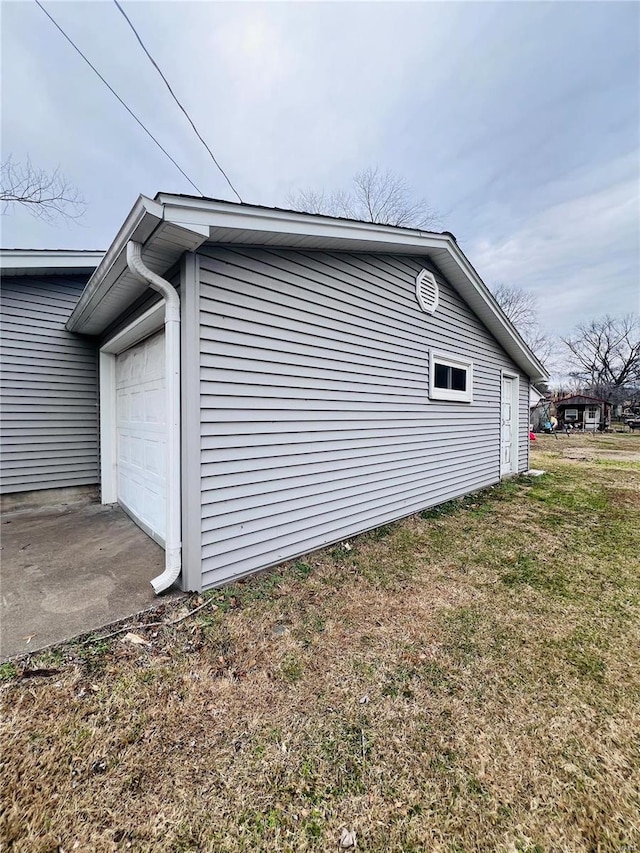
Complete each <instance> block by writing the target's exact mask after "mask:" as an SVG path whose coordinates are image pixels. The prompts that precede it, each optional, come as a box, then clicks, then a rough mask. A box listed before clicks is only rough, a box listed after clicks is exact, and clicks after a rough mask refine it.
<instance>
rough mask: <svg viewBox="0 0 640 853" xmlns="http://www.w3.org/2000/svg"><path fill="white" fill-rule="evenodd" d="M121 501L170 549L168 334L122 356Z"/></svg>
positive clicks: (118, 440)
mask: <svg viewBox="0 0 640 853" xmlns="http://www.w3.org/2000/svg"><path fill="white" fill-rule="evenodd" d="M116 424H117V431H116V459H117V493H118V502H119V503H120V504H122V506H123V507H124V508H125V509H126V510H127V512H128V513H129V514H130V515H131V516H133V518H134V519H135V520H136V521H137V522H138V523H139V524H140V526H141V527H142V528H143V529H144V530H145V531H146V532H147V533H149V534H150V535H151V536H152V537H153V538H154V539H156V540H157V541H159V542H161V543H163V544H164V538H165V526H166V519H165V516H166V464H165V454H166V400H165V353H164V331H162V332H159V333H158V334H156V335H153V336H152V337H150V338H146V339H145V340H144V341H141V342H140V343H138V344H136V345H135V346H132V347H131V348H130V349H127V350H125V351H124V352H121V353H119V354H118V355H117V356H116Z"/></svg>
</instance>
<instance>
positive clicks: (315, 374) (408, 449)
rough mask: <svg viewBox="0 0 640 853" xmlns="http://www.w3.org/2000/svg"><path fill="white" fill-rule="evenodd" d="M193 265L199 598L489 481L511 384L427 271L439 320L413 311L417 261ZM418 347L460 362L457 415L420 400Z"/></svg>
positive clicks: (236, 255) (421, 263) (422, 370)
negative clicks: (504, 388)
mask: <svg viewBox="0 0 640 853" xmlns="http://www.w3.org/2000/svg"><path fill="white" fill-rule="evenodd" d="M199 264H200V304H199V321H200V407H201V445H200V482H201V499H202V531H201V533H202V538H201V548H202V572H203V576H202V583H203V587H204V588H207V587H211V586H213V585H215V584H219V583H222V582H224V581H226V580H229V579H231V578H233V577H238V576H241V575H246V574H248V573H250V572H253V571H256V570H258V569H260V568H264V567H267V566H271V565H275V564H277V563H279V562H281V561H283V560H285V559H288V558H291V557H295V556H297V555H299V554H302V553H305V552H308V551H311V550H313V549H315V548H318V547H321V546H323V545H325V544H329V543H331V542H336V541H339V540H342V539H345V538H347V537H349V536H352V535H354V534H356V533H358V532H361V531H364V530H367V529H370V528H372V527H376V526H378V525H379V524H382V523H385V522H388V521H390V520H393V519H396V518H401V517H403V516H406V515H408V514H410V513H412V512H415V511H417V510H419V509H422V508H424V507H427V506H431V505H434V504H437V503H441V502H442V501H446V500H448V499H451V498H454V497H456V496H459V495H461V494H464V493H466V492H468V491H472V490H474V489H479V488H482V487H484V486H487V485H489V484H491V483H495V482H497V481H498V480H499V478H500V447H499V442H500V394H501V370H509V371H511V372H516V373H519V371H518V370H517V369H516V367H515V365H514V364H513V362H512V361H511V359H510V358H509V357H508V356H507V355H506V353H504V351H503V350H502V349H501V347H500V346H499V344H498V343H497V342H496V341H495V339H494V338H493V337H492V335H491V334H490V333H489V332H488V331H487V330H486V329H485V327H484V326H483V325H481V324H480V322H479V321H478V320H477V318H476V317H475V315H474V314H472V312H471V311H470V310H469V308H468V307H467V305H466V304H465V303H464V302H463V301H462V300H461V299H460V298H459V297H458V295H457V293H456V292H455V291H454V290H453V289H452V288H451V287H450V286H449V284H448V283H447V282H446V281H445V280H443V278H442V277H441V276H440V275H439V274H438V272H437V270H434V272H435V273H436V276H437V278H438V282H439V286H440V307H439V310H438V311H437V313H436V314H435V315H434V316H429V315H427V314H424V313H423V312H422V311H421V310H420V309H419V307H418V305H417V302H416V299H415V276H416V274H417V273H418V272H419V271H420V269H422V268H423V267H425V266H426V267H430V265H429V263H428V261H426V260H424V259H420V258H411V257H393V256H388V255H384V256H365V255H354V254H346V253H345V254H339V253H335V254H321V253H313V252H307V253H303V252H294V251H290V250H284V249H283V250H263V249H232V248H216V247H205V249H204V250H201V251H200V253H199ZM430 347H432V348H434V349H437V350H441V351H443V352H446V353H449V354H451V355H458V356H462V357H468V358H469V359H471V360H472V361H473V370H474V380H473V394H474V399H473V403H471V404H469V403H453V402H443V401H432V400H429V396H428V371H429V355H428V353H429V348H430ZM528 384H529V383H528V379H527V377H525V376H523V375H522V374H521V373H520V385H521V388H524V387H525V386H526V388H527V389H528ZM527 393H528V390H527ZM522 425H524V426H527V425H528V415H527V417H526V418H525V420H524V421H522V420H521V429H522ZM521 455H522V453H521ZM521 463H522V464H523V467H525V466H524V463H523V462H522V460H521Z"/></svg>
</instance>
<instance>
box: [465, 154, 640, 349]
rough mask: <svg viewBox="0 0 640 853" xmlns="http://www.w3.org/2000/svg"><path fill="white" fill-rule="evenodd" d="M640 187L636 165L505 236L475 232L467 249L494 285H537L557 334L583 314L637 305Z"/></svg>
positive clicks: (531, 287)
mask: <svg viewBox="0 0 640 853" xmlns="http://www.w3.org/2000/svg"><path fill="white" fill-rule="evenodd" d="M614 172H615V170H614V169H611V170H607V172H606V173H609V174H611V173H614ZM606 173H605V174H606ZM639 188H640V187H639V182H638V175H637V168H633V169H631V174H627V177H626V178H625V179H624V180H619V181H618V182H617V183H614V184H612V185H610V186H605V187H603V188H600V189H597V190H594V191H593V192H591V193H589V194H587V195H581V196H577V197H573V198H569V199H567V200H565V201H562V202H557V203H556V204H554V205H552V206H550V207H548V208H547V209H546V210H543V211H541V212H539V213H537V214H535V215H534V216H532V217H531V218H530V219H528V220H527V221H526V222H525V223H524V224H523V225H522V226H520V227H519V228H518V229H517V230H516V231H514V232H513V233H512V234H510V235H509V236H508V237H506V238H504V239H502V240H497V241H492V240H490V239H487V238H478V239H476V241H475V242H473V243H472V244H471V245H470V248H469V256H470V258H471V260H472V261H473V263H474V265H475V266H476V268H477V269H478V271H479V273H480V274H481V275H482V277H483V278H484V280H485V281H486V282H488V283H489V284H491V283H493V282H497V281H504V282H506V283H509V284H514V285H518V286H520V287H524V288H526V289H528V290H531V291H532V292H534V293H535V294H536V296H537V297H538V299H539V303H540V309H541V315H542V319H543V321H544V323H545V324H546V325H547V327H548V328H549V330H550V331H551V332H554V333H556V334H559V335H561V334H565V333H567V332H568V331H569V330H570V329H571V328H572V327H573V326H574V325H575V324H576V323H578V322H580V321H581V320H585V319H590V318H592V317H595V316H598V315H602V314H605V313H612V314H619V313H624V312H628V311H638V310H640V197H639ZM550 192H551V191H550Z"/></svg>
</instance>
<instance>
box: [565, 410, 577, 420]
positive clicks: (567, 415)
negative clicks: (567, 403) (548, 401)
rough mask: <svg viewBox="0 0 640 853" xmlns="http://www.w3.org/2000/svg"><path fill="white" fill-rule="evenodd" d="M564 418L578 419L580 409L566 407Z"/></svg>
mask: <svg viewBox="0 0 640 853" xmlns="http://www.w3.org/2000/svg"><path fill="white" fill-rule="evenodd" d="M564 419H565V421H577V420H578V410H577V409H565V413H564Z"/></svg>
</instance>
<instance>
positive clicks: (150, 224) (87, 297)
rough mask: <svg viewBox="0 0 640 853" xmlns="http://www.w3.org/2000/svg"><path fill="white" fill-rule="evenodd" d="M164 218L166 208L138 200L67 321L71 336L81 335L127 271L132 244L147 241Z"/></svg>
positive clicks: (149, 201) (144, 198)
mask: <svg viewBox="0 0 640 853" xmlns="http://www.w3.org/2000/svg"><path fill="white" fill-rule="evenodd" d="M162 214H163V208H162V205H161V204H158V203H157V202H155V201H152V200H151V199H150V198H146V197H145V196H142V195H141V196H139V197H138V199H137V201H136V203H135V204H134V205H133V207H132V209H131V211H130V213H129V215H128V216H127V218H126V219H125V221H124V223H123V225H122V227H121V228H120V230H119V231H118V233H117V235H116V238H115V240H114V241H113V243H112V244H111V246H110V247H109V248H108V249H107V252H106V253H105V255H104V257H103V259H102V261H101V263H100V264H99V265H98V268H97V269H96V270H95V272H94V273H93V275H92V276H91V278H90V279H89V281H88V282H87V286H86V287H85V289H84V291H83V292H82V296H81V297H80V299H79V301H78V304H77V305H76V307H75V308H74V309H73V312H72V314H71V316H70V317H69V319H68V321H67V329H68V330H69V331H70V332H81V331H82V323H83V320H84V318H85V316H86V315H87V314H88V313H89V312H90V311H91V309H92V308H93V306H94V305H95V304H97V303H98V302H99V301H100V300H101V299H102V297H103V296H104V294H105V293H106V292H107V291H108V289H109V287H110V286H111V283H112V282H113V281H114V280H116V279H117V277H118V276H119V275H120V273H121V272H122V271H123V270H124V268H125V267H126V258H125V257H124V254H125V250H126V245H127V243H128V242H129V240H132V239H135V240H138V241H139V242H144V241H145V240H147V239H148V238H149V237H150V236H151V234H152V233H153V231H154V229H155V228H156V227H157V225H158V223H159V222H161V221H162Z"/></svg>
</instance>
